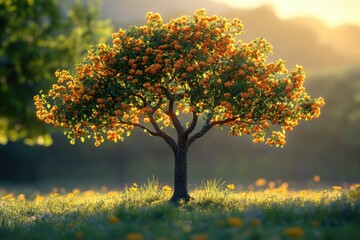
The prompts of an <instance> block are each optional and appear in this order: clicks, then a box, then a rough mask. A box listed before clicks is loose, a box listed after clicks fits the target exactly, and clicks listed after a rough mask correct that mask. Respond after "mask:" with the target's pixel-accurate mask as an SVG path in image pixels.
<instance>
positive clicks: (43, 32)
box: [0, 0, 112, 145]
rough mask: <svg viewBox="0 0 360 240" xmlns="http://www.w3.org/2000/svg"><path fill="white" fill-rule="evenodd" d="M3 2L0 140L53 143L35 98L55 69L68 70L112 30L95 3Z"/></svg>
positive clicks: (54, 0) (0, 22)
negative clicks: (38, 116) (39, 117)
mask: <svg viewBox="0 0 360 240" xmlns="http://www.w3.org/2000/svg"><path fill="white" fill-rule="evenodd" d="M71 2H73V1H58V0H28V1H25V0H5V1H0V42H1V48H0V143H1V144H6V143H7V142H8V140H11V141H15V140H18V139H25V142H26V143H28V144H35V143H36V144H45V145H47V144H50V143H51V138H50V136H49V135H48V129H47V128H46V129H45V128H44V126H43V125H41V124H39V121H37V119H36V117H34V114H33V111H34V110H33V104H32V98H33V96H34V94H35V93H36V92H38V90H39V89H41V88H48V87H49V86H51V85H50V83H52V82H51V81H47V80H49V79H51V77H50V76H51V73H52V72H54V71H56V69H58V68H59V67H60V68H69V67H72V66H73V65H74V63H75V62H78V61H79V59H80V58H79V57H80V56H81V55H82V54H83V52H84V51H85V50H87V49H88V47H89V45H91V44H94V43H95V42H98V41H105V40H106V37H105V36H106V35H108V34H109V33H110V32H111V31H112V30H111V27H110V25H109V22H108V21H103V20H99V16H98V10H97V9H98V7H99V4H97V3H96V2H95V1H90V2H89V3H85V2H83V1H81V0H77V1H75V2H74V3H71Z"/></svg>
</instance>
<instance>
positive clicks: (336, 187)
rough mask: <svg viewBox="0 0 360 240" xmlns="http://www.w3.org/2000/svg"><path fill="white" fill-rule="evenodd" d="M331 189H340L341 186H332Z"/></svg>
mask: <svg viewBox="0 0 360 240" xmlns="http://www.w3.org/2000/svg"><path fill="white" fill-rule="evenodd" d="M332 189H333V190H334V191H340V190H341V189H342V187H341V186H333V187H332Z"/></svg>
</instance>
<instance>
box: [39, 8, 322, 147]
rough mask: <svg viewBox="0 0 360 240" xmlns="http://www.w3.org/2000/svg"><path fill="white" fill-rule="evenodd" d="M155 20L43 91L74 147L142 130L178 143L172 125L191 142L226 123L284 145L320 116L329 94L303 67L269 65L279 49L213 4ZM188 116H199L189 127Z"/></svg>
mask: <svg viewBox="0 0 360 240" xmlns="http://www.w3.org/2000/svg"><path fill="white" fill-rule="evenodd" d="M146 17H147V20H148V21H147V24H146V25H144V26H140V27H137V26H132V27H130V28H128V29H126V30H124V29H119V31H117V32H115V33H114V34H113V35H112V37H113V43H112V45H107V44H104V43H100V44H98V45H97V46H95V47H94V48H93V49H91V50H90V51H89V52H88V55H87V57H86V59H85V60H84V62H83V63H82V64H80V65H78V66H77V68H76V73H74V74H72V73H70V72H69V71H66V70H59V71H57V72H56V74H55V75H56V77H57V81H58V83H57V84H54V85H53V86H52V89H51V90H50V91H49V92H48V93H46V94H45V93H40V94H39V95H37V96H35V97H34V100H35V105H36V108H37V116H38V117H39V118H40V119H41V120H44V121H45V122H46V123H49V124H53V125H55V126H61V127H64V128H65V129H67V130H66V135H67V137H68V138H69V139H70V140H71V143H75V139H78V138H79V139H81V141H84V139H86V138H93V139H94V141H95V145H96V146H99V145H100V144H101V143H102V142H104V140H105V139H108V140H111V141H115V142H116V141H118V140H124V138H125V137H126V136H128V135H129V134H130V131H131V130H132V129H134V128H135V127H139V128H142V129H144V130H145V131H146V132H148V133H149V134H150V135H153V136H160V137H162V138H163V139H164V140H165V141H166V142H167V143H168V144H169V145H170V146H172V147H173V146H174V144H175V145H176V142H175V141H174V139H173V138H172V137H171V136H170V135H169V134H168V133H166V131H165V130H164V129H165V128H166V127H168V126H172V127H174V128H175V129H176V131H177V133H178V134H182V135H186V137H188V144H189V145H190V144H191V143H192V142H194V141H195V140H196V139H198V138H199V137H202V136H203V135H204V134H205V133H206V132H207V131H209V130H210V129H211V128H213V127H218V126H223V125H226V126H229V130H230V132H229V133H230V134H231V135H235V136H240V135H242V134H251V135H252V137H253V141H254V142H265V143H267V144H269V145H276V146H283V145H284V144H285V134H286V132H287V131H290V130H292V129H293V127H295V126H297V125H298V121H299V120H301V119H305V120H310V119H313V118H317V117H318V116H319V115H320V107H321V106H322V105H324V100H323V99H322V98H317V99H313V98H311V97H310V96H309V95H308V94H307V93H306V91H305V88H304V87H303V83H304V80H305V73H304V70H303V68H302V67H301V66H295V67H294V68H293V69H292V70H290V71H288V70H287V69H286V68H285V65H284V61H283V60H277V61H275V62H269V63H268V62H267V61H266V60H267V56H268V55H269V54H270V53H271V51H272V46H271V45H270V44H269V43H268V42H267V41H266V40H265V39H263V38H258V39H255V40H253V41H251V42H250V43H243V42H242V41H241V40H240V39H238V36H239V35H240V33H241V32H242V31H243V25H242V23H241V22H240V20H239V19H236V18H235V19H232V20H230V19H226V18H222V17H218V16H207V15H206V12H205V10H198V11H196V12H195V13H194V15H193V17H188V16H182V17H179V18H176V19H172V20H170V21H169V22H168V23H166V24H165V23H163V22H162V19H161V16H160V15H159V14H157V13H155V14H153V13H148V14H147V16H146ZM181 114H190V116H192V117H190V118H191V120H190V121H189V122H188V123H187V124H185V126H183V125H184V124H182V123H181V121H180V118H179V116H180V115H181ZM201 119H202V120H203V121H202V126H201V128H200V129H199V130H197V131H196V132H194V131H195V129H196V126H197V125H198V123H199V122H200V120H201ZM191 134H192V135H191Z"/></svg>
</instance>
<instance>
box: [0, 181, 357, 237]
mask: <svg viewBox="0 0 360 240" xmlns="http://www.w3.org/2000/svg"><path fill="white" fill-rule="evenodd" d="M215 182H216V180H211V181H209V182H207V183H204V186H206V185H213V186H214V183H215ZM217 182H218V183H219V181H217ZM133 185H135V184H133ZM136 186H137V185H136ZM150 186H151V189H150ZM217 186H219V184H217ZM359 187H360V185H359V184H354V185H352V186H350V188H348V189H336V190H323V191H314V190H303V191H292V190H288V189H287V188H283V187H279V188H271V189H265V190H260V191H255V192H238V191H237V190H236V189H235V190H231V191H229V189H217V188H216V193H213V194H210V197H206V196H204V193H205V192H206V191H207V190H206V189H202V187H199V188H197V190H196V191H194V192H193V193H192V196H193V197H194V198H195V200H193V201H191V202H190V203H189V204H184V205H180V206H179V207H177V208H176V207H174V206H172V205H170V204H168V202H167V199H168V194H167V192H166V188H164V186H161V185H159V183H158V181H157V180H155V179H153V180H150V181H149V182H148V183H147V184H146V185H144V186H138V187H137V191H136V192H134V191H128V188H127V189H126V191H121V192H118V191H116V192H115V191H106V192H96V191H92V190H89V191H85V192H81V191H80V190H79V189H74V190H73V191H71V192H69V193H63V194H58V193H54V192H53V193H50V194H47V195H33V197H30V195H29V194H17V195H14V194H12V193H8V192H1V191H0V197H1V198H0V211H1V213H2V214H1V216H0V237H1V238H2V239H14V238H15V239H49V238H51V239H82V238H83V239H118V238H120V239H143V240H146V239H209V240H211V239H297V238H298V239H358V238H359V232H358V226H359V223H360V194H359V193H360V191H359ZM149 191H150V192H157V195H158V196H159V198H158V199H154V200H152V201H149V198H148V193H149ZM135 193H136V194H137V197H136V198H133V197H132V196H133V194H135Z"/></svg>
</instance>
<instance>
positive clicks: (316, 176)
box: [313, 175, 321, 182]
mask: <svg viewBox="0 0 360 240" xmlns="http://www.w3.org/2000/svg"><path fill="white" fill-rule="evenodd" d="M313 180H314V182H320V180H321V178H320V176H319V175H315V176H314V177H313Z"/></svg>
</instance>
